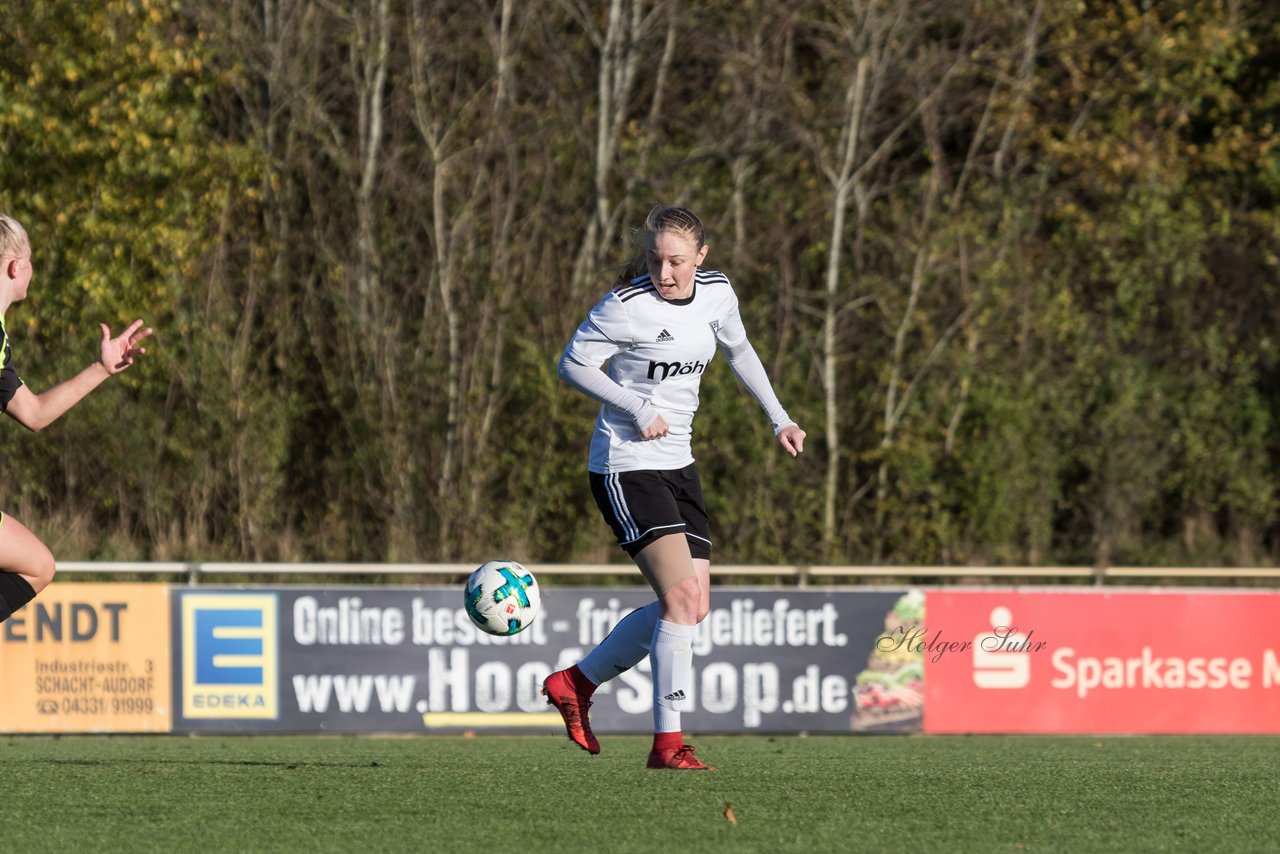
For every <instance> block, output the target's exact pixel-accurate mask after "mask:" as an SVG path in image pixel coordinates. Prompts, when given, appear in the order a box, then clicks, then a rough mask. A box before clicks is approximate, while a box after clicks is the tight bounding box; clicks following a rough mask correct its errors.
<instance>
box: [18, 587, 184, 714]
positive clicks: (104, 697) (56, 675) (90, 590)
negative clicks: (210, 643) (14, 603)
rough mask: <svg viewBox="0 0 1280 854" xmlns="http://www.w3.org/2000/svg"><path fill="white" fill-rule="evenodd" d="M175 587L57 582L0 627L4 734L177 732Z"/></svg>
mask: <svg viewBox="0 0 1280 854" xmlns="http://www.w3.org/2000/svg"><path fill="white" fill-rule="evenodd" d="M170 619H171V618H170V613H169V585H167V584H75V583H64V582H61V581H55V582H54V583H53V584H50V585H49V586H48V587H46V588H45V589H44V590H43V591H42V592H41V593H40V595H39V596H37V597H36V599H35V600H34V601H32V602H30V603H28V604H27V605H26V606H25V607H24V608H22V610H20V611H18V613H16V614H14V615H13V616H11V617H10V618H9V619H8V620H6V621H5V622H4V623H0V681H2V682H3V685H4V690H3V699H2V700H0V731H2V732H169V731H170V730H171V728H172V721H173V716H172V708H171V706H172V697H173V691H172V671H171V662H170V656H171V642H170Z"/></svg>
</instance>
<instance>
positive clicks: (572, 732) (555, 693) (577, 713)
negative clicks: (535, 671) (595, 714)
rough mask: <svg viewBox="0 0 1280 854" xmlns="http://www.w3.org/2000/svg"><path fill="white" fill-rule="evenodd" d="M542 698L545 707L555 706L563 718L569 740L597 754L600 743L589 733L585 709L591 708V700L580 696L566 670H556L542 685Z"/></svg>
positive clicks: (588, 722) (589, 728)
mask: <svg viewBox="0 0 1280 854" xmlns="http://www.w3.org/2000/svg"><path fill="white" fill-rule="evenodd" d="M542 696H544V697H546V698H547V705H549V706H555V707H556V710H557V711H558V712H560V717H562V718H564V728H565V730H566V731H567V732H568V734H569V740H570V741H572V742H573V743H574V744H576V745H578V746H579V747H581V748H582V749H583V750H585V751H587V752H588V753H599V752H600V742H598V741H596V737H595V735H593V734H592V732H591V722H590V721H588V720H587V709H589V708H591V700H589V699H588V698H587V695H585V694H582V693H580V692H579V691H578V689H577V688H576V687H575V686H574V684H573V679H572V678H571V677H570V676H569V672H568V671H567V670H557V671H556V672H555V673H552V674H551V675H550V676H548V677H547V680H546V681H545V682H543V683H542Z"/></svg>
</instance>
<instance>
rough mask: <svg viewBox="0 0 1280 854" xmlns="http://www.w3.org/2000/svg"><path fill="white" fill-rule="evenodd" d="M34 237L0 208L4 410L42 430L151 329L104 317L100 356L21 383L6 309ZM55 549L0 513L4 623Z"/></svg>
mask: <svg viewBox="0 0 1280 854" xmlns="http://www.w3.org/2000/svg"><path fill="white" fill-rule="evenodd" d="M32 273H33V270H32V266H31V242H30V240H28V238H27V232H26V230H25V229H24V228H23V227H22V226H21V225H20V224H19V223H18V222H17V221H16V220H14V219H12V218H10V217H7V216H4V215H2V214H0V350H2V351H3V354H2V355H0V410H3V411H4V412H5V414H7V415H10V416H12V417H13V418H14V420H16V421H17V422H18V423H19V424H21V425H22V426H24V427H26V428H27V429H28V430H32V431H39V430H42V429H44V428H45V427H47V426H49V425H50V424H52V423H53V422H54V421H56V420H57V419H58V418H59V417H60V416H62V414H63V413H65V412H66V411H67V410H68V409H70V408H71V407H73V406H75V405H76V404H77V403H79V402H80V401H81V400H82V399H83V398H84V397H85V395H87V394H88V393H89V392H91V391H93V390H94V389H95V388H97V387H98V386H99V385H101V384H102V381H103V380H105V379H107V378H108V377H111V376H115V375H116V374H118V373H120V372H121V371H123V370H125V369H126V368H128V367H129V366H130V365H132V364H133V360H134V358H135V357H137V356H140V355H142V354H143V353H145V352H146V350H144V349H143V348H141V347H139V346H138V342H140V341H141V340H142V339H144V338H146V337H147V336H148V335H150V334H151V330H150V329H149V328H148V329H142V328H141V327H142V321H141V320H136V321H134V322H133V323H131V324H130V325H129V327H128V328H127V329H125V331H124V332H122V333H120V335H118V336H117V337H115V338H112V337H111V331H110V330H109V329H108V328H107V325H106V324H105V323H103V324H100V326H101V329H102V344H101V348H100V355H99V358H98V360H97V361H96V362H94V363H93V364H92V365H90V366H89V367H87V368H85V369H84V370H82V371H80V373H78V374H76V375H75V376H73V377H72V378H71V379H69V380H66V381H64V382H61V383H59V384H58V385H55V386H54V387H53V388H51V389H49V390H48V391H45V392H43V393H41V394H35V393H34V392H32V391H31V389H29V388H27V386H26V385H24V384H23V382H22V380H21V379H20V378H19V377H18V372H17V370H15V369H14V366H13V364H12V357H13V351H12V347H11V346H10V344H9V332H8V330H7V328H6V327H5V322H4V320H5V315H6V314H7V312H8V311H9V307H10V306H12V305H13V304H14V303H15V302H18V301H20V300H23V299H25V298H26V296H27V288H28V287H30V285H31V277H32ZM54 569H55V564H54V559H53V554H52V553H51V552H50V551H49V548H48V547H47V546H46V545H45V544H44V543H43V542H41V541H40V538H39V537H37V536H36V535H35V534H33V533H31V531H30V530H28V529H27V528H26V527H25V526H24V525H22V524H21V523H20V522H19V521H18V520H17V519H15V518H13V517H12V516H10V515H9V514H7V513H5V514H0V623H2V622H4V621H5V620H7V619H9V616H10V615H11V614H13V613H14V612H15V611H17V610H18V609H19V608H21V607H22V606H23V605H25V604H27V603H28V602H30V601H31V600H32V599H34V598H35V596H36V594H37V593H39V592H40V591H41V590H43V589H44V588H45V587H46V586H47V585H48V584H49V582H50V581H52V580H53V573H54Z"/></svg>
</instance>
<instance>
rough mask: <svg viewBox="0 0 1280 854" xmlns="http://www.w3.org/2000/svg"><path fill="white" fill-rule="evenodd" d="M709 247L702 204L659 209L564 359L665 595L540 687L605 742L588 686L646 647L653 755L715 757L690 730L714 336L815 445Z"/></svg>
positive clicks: (785, 423) (608, 499)
mask: <svg viewBox="0 0 1280 854" xmlns="http://www.w3.org/2000/svg"><path fill="white" fill-rule="evenodd" d="M706 257H707V244H706V233H705V229H704V228H703V225H702V221H701V220H699V219H698V217H697V216H696V215H694V214H693V212H691V211H689V210H687V209H685V208H676V207H659V208H655V209H653V210H652V211H651V212H650V213H649V216H648V218H647V219H646V220H645V224H644V247H643V249H642V251H641V253H640V255H638V256H637V258H636V259H634V260H633V261H632V262H631V264H630V265H628V267H627V268H626V270H625V271H624V272H623V274H622V276H620V277H619V279H618V282H617V283H616V284H615V285H614V287H613V289H612V290H610V291H609V292H608V293H607V294H605V295H604V298H603V299H601V300H600V302H599V303H598V304H597V305H596V307H595V308H593V309H592V310H591V313H590V314H588V315H587V319H586V320H585V321H583V323H582V325H581V326H579V327H578V329H577V331H576V332H575V333H574V335H573V338H572V339H571V340H570V341H569V345H568V347H566V348H565V351H564V355H562V356H561V358H560V367H559V370H560V376H561V377H562V378H563V379H564V380H565V381H566V382H568V383H569V384H570V385H573V386H574V387H575V388H578V389H580V390H581V391H583V392H584V393H586V394H587V395H589V396H590V397H592V398H595V399H596V400H598V401H600V403H601V404H602V406H601V407H600V416H599V417H598V418H597V419H596V427H595V434H594V435H593V437H592V439H591V454H590V461H589V463H588V465H587V468H588V471H589V477H590V480H591V494H592V495H593V496H594V497H595V499H596V504H597V505H598V506H599V508H600V512H601V513H602V514H603V515H604V517H605V520H606V521H607V522H608V523H609V525H610V527H611V528H612V529H613V532H614V534H615V535H616V536H617V538H618V543H619V545H621V546H622V548H623V549H625V550H626V552H627V554H629V555H631V557H632V559H633V560H635V562H636V565H637V566H639V568H640V572H641V573H642V574H643V575H644V577H645V580H646V581H648V582H649V585H650V586H651V587H652V588H653V590H654V592H655V593H657V595H658V599H657V601H656V602H653V603H651V604H649V605H648V606H646V607H644V608H640V609H638V610H636V611H633V612H631V613H630V614H629V615H627V616H626V617H625V618H623V620H622V621H621V622H620V623H618V625H617V626H616V627H615V628H614V630H613V631H612V632H611V633H610V634H609V636H608V637H607V638H605V639H604V640H603V641H602V642H601V643H600V645H599V646H597V647H596V648H595V649H593V650H592V651H591V652H590V653H588V654H587V656H586V657H585V658H584V659H583V660H582V661H581V662H579V663H578V664H576V665H574V666H573V667H570V668H568V669H567V670H561V671H557V672H556V673H553V674H551V675H550V676H549V677H547V680H546V682H545V683H543V693H544V694H546V696H547V701H548V702H549V703H550V704H551V705H553V706H555V707H556V708H557V709H558V710H559V711H560V714H561V716H562V717H563V718H564V722H565V728H566V729H567V730H568V733H569V738H570V739H571V740H572V741H573V742H574V743H576V744H577V745H578V746H580V747H582V748H583V749H584V750H587V751H589V752H591V753H599V752H600V743H599V742H598V741H597V740H596V737H595V736H594V735H593V734H592V732H591V724H590V722H589V721H588V719H587V709H588V708H589V707H590V705H591V695H592V693H593V692H594V691H595V689H596V687H597V686H598V685H600V684H601V683H603V682H605V681H607V680H609V679H612V678H614V677H615V676H617V675H618V674H619V673H622V672H625V671H626V670H628V669H630V668H631V667H633V666H635V665H636V664H637V663H639V662H640V660H641V659H642V658H644V656H645V654H646V653H647V654H648V655H649V661H650V664H651V665H652V667H653V720H654V736H653V749H652V750H651V751H650V753H649V760H648V767H649V768H674V769H680V770H698V771H702V770H710V769H709V766H707V765H705V764H703V763H702V762H701V761H700V760H699V759H698V758H697V757H696V756H695V755H694V750H693V747H691V746H690V745H687V744H685V743H684V737H683V735H682V733H681V729H680V712H681V710H683V709H687V708H688V700H689V698H690V696H691V694H692V684H691V683H692V675H693V674H692V669H693V647H692V640H693V634H694V627H695V626H696V625H697V624H698V623H699V622H701V621H702V619H703V618H704V617H705V616H706V615H707V612H708V610H709V609H710V576H711V532H710V526H709V524H708V520H707V510H706V505H705V502H704V501H703V498H702V487H701V485H700V483H699V480H698V472H697V469H696V468H695V467H694V464H693V453H692V450H691V448H690V438H691V436H692V433H693V416H694V413H695V412H697V410H698V386H699V384H700V383H701V381H702V374H703V372H704V371H705V370H706V369H707V366H708V365H710V363H711V358H712V356H714V355H715V353H716V350H717V349H719V350H721V351H723V352H724V353H725V355H726V357H727V360H728V362H729V367H730V368H731V369H732V370H733V372H734V373H735V374H736V375H737V377H738V379H740V380H741V381H742V383H743V384H744V385H745V386H746V387H747V389H748V390H749V391H750V392H751V393H752V394H753V395H754V396H755V398H756V400H757V401H758V402H759V403H760V406H761V407H762V408H763V409H764V411H765V412H766V413H767V415H768V417H769V420H770V422H772V424H773V431H774V434H775V435H776V436H777V438H778V441H779V443H781V445H782V447H783V449H784V450H786V451H787V453H789V454H791V455H792V456H793V457H794V456H796V455H797V454H799V453H800V452H801V451H802V450H804V437H805V433H804V431H803V430H801V429H800V427H799V426H798V425H797V424H796V423H795V422H794V421H792V420H791V419H790V418H789V417H787V413H786V410H784V409H783V408H782V405H781V404H780V403H779V402H778V398H777V396H776V395H775V394H774V392H773V387H772V386H771V385H770V383H769V378H768V377H767V376H766V375H765V371H764V366H763V365H762V364H761V362H760V357H759V356H757V355H756V352H755V350H754V349H753V348H752V346H751V343H750V342H749V341H748V340H747V333H746V330H745V329H744V328H743V325H742V318H741V317H740V316H739V314H738V298H737V296H736V295H735V294H734V292H733V287H732V286H731V285H730V284H729V279H728V278H727V277H725V275H724V274H723V273H719V272H715V271H711V270H703V269H702V268H701V267H702V262H703V260H705V259H706ZM606 362H607V363H608V367H607V368H606V369H605V370H603V371H602V370H601V366H602V365H604V364H605V363H606Z"/></svg>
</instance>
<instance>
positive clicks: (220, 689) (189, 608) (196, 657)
mask: <svg viewBox="0 0 1280 854" xmlns="http://www.w3.org/2000/svg"><path fill="white" fill-rule="evenodd" d="M276 613H277V600H276V595H275V594H274V593H185V594H183V596H182V715H183V717H185V718H188V719H193V718H202V719H210V718H212V719H226V718H254V719H259V720H261V719H267V720H274V719H275V718H277V717H279V697H280V692H279V681H280V680H279V673H278V670H279V668H278V660H279V633H278V632H277V630H276V627H277V625H278V621H277V618H276Z"/></svg>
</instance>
